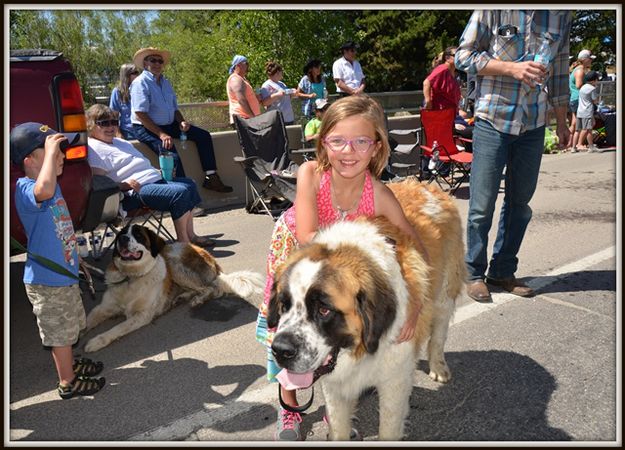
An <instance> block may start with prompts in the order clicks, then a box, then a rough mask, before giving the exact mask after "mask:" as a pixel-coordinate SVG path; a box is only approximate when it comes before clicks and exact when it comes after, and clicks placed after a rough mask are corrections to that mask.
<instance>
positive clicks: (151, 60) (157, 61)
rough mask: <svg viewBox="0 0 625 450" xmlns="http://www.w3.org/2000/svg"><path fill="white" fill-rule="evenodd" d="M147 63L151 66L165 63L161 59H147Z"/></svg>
mask: <svg viewBox="0 0 625 450" xmlns="http://www.w3.org/2000/svg"><path fill="white" fill-rule="evenodd" d="M147 61H148V62H150V63H152V64H157V63H158V64H163V63H164V62H165V61H163V60H162V59H161V58H147Z"/></svg>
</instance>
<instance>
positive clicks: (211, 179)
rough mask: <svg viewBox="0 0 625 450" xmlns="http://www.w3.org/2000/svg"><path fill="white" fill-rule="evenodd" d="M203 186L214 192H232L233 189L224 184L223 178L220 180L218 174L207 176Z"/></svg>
mask: <svg viewBox="0 0 625 450" xmlns="http://www.w3.org/2000/svg"><path fill="white" fill-rule="evenodd" d="M202 186H204V187H205V188H206V189H210V190H212V191H217V192H232V187H231V186H226V185H225V184H223V182H222V181H221V178H219V175H217V174H216V173H213V174H211V175H206V178H204V184H203V185H202Z"/></svg>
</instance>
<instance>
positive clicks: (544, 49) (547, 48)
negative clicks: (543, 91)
mask: <svg viewBox="0 0 625 450" xmlns="http://www.w3.org/2000/svg"><path fill="white" fill-rule="evenodd" d="M550 61H551V45H549V40H548V39H546V38H545V39H543V42H542V44H540V47H539V48H538V51H537V52H536V54H535V55H534V62H537V63H539V64H542V65H543V66H545V69H546V70H548V68H549V62H550ZM545 81H547V79H546V78H545V79H544V80H542V81H540V82H536V85H537V86H539V87H540V86H541V85H542V84H543V83H544V82H545Z"/></svg>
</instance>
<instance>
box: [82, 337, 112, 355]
mask: <svg viewBox="0 0 625 450" xmlns="http://www.w3.org/2000/svg"><path fill="white" fill-rule="evenodd" d="M107 345H108V342H106V339H104V338H103V337H102V336H96V337H94V338H93V339H90V340H89V342H87V344H86V345H85V352H86V353H92V352H97V351H98V350H100V349H101V348H104V347H106V346H107Z"/></svg>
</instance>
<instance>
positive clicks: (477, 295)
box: [467, 280, 493, 303]
mask: <svg viewBox="0 0 625 450" xmlns="http://www.w3.org/2000/svg"><path fill="white" fill-rule="evenodd" d="M467 295H468V296H469V297H471V298H472V299H473V300H475V301H476V302H480V303H491V302H492V301H493V299H492V297H491V296H490V292H489V290H488V286H486V283H484V281H482V280H475V281H471V282H469V283H467Z"/></svg>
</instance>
